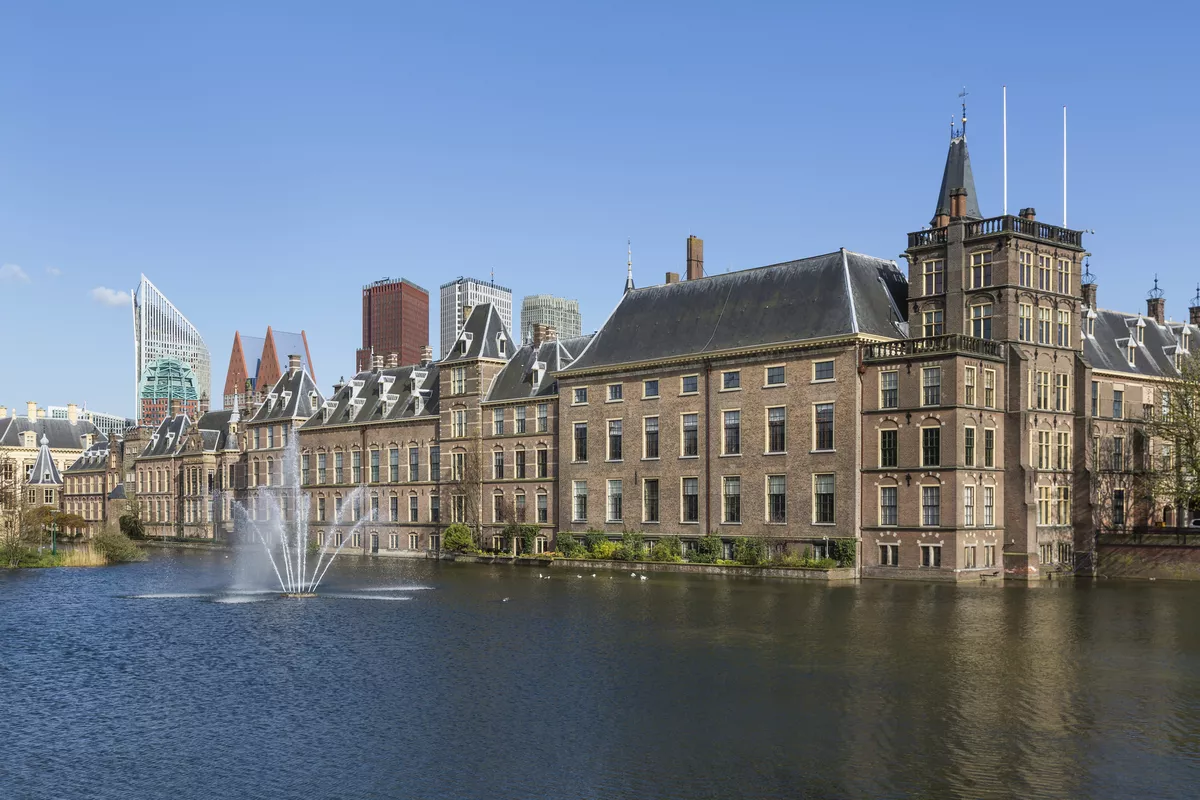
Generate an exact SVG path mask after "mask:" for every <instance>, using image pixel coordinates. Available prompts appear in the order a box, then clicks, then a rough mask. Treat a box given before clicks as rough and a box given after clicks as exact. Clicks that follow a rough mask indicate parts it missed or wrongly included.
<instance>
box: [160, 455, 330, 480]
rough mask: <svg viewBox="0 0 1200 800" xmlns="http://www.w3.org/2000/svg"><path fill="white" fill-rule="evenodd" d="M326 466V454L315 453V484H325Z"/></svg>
mask: <svg viewBox="0 0 1200 800" xmlns="http://www.w3.org/2000/svg"><path fill="white" fill-rule="evenodd" d="M327 465H328V461H327V459H326V454H325V453H317V483H325V479H326V477H328V471H327ZM139 477H141V476H139Z"/></svg>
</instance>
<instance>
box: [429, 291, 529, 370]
mask: <svg viewBox="0 0 1200 800" xmlns="http://www.w3.org/2000/svg"><path fill="white" fill-rule="evenodd" d="M501 334H503V337H504V342H505V345H504V347H505V350H504V353H503V354H501V352H500V335H501ZM464 339H466V340H467V342H468V344H467V351H466V352H465V353H464V352H463V350H462V347H461V346H460V343H461V342H462V341H463V340H464ZM513 350H514V345H513V342H512V337H511V336H509V334H508V331H507V330H506V329H505V327H504V321H503V320H501V319H500V312H498V311H497V310H496V307H495V306H493V305H492V304H491V303H480V304H479V305H477V306H475V307H474V308H473V309H471V316H470V317H468V318H467V321H466V323H465V324H464V325H463V329H462V331H461V332H460V333H459V334H458V338H457V339H456V340H455V341H454V346H453V347H451V348H450V350H449V352H447V353H446V357H445V358H443V359H442V363H443V364H446V363H450V362H454V361H470V360H472V359H476V358H495V359H501V360H504V361H507V360H508V359H509V357H510V356H511V355H512V352H513Z"/></svg>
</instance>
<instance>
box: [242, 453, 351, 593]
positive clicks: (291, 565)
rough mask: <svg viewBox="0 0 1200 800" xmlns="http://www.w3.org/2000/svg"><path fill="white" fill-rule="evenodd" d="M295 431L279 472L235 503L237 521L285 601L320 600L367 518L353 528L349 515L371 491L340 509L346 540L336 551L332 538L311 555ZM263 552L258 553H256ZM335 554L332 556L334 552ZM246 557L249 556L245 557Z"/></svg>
mask: <svg viewBox="0 0 1200 800" xmlns="http://www.w3.org/2000/svg"><path fill="white" fill-rule="evenodd" d="M297 439H298V437H297V436H296V435H295V432H294V431H293V432H292V435H291V436H289V437H288V440H287V445H286V446H285V447H284V449H283V454H282V455H283V457H282V459H281V460H280V461H278V462H275V464H277V467H276V468H277V470H278V471H277V472H276V473H275V474H270V473H271V470H270V469H268V470H267V472H268V477H267V482H268V484H269V485H267V486H259V487H257V488H255V489H254V490H253V492H252V493H251V495H250V497H249V498H248V499H247V500H246V501H245V502H242V501H235V502H234V504H233V511H234V519H235V522H236V525H237V528H238V532H239V534H240V535H239V537H238V538H239V539H240V540H242V541H248V540H249V541H257V542H258V543H259V544H261V545H262V550H261V551H259V552H262V553H264V554H265V555H266V559H267V562H268V563H269V564H270V567H271V570H272V571H273V572H274V574H275V578H276V579H277V580H278V581H279V589H280V594H281V596H283V597H285V598H308V597H316V595H317V587H318V586H320V584H321V581H322V579H324V577H325V574H326V573H327V572H328V571H329V568H330V566H332V565H333V561H334V559H335V558H337V556H338V554H339V553H341V551H342V548H344V547H345V546H346V543H347V542H349V541H351V540H352V539H353V538H354V534H355V533H356V532H358V530H359V528H361V527H362V526H363V525H364V524H366V521H367V517H366V516H363V515H361V514H360V515H359V519H357V520H352V521H351V522H352V524H351V526H350V527H349V528H348V529H344V528H343V525H345V524H346V520H345V519H344V515H345V514H347V513H350V511H349V510H350V509H354V508H356V507H357V508H360V509H361V505H360V504H361V502H362V500H363V499H364V496H365V491H364V488H365V487H362V486H359V487H357V488H355V489H354V490H352V491H351V492H349V494H348V495H347V496H346V497H345V502H344V504H343V505H342V506H341V507H340V508H339V507H336V506H335V509H334V519H333V522H334V527H335V528H336V529H337V530H339V531H341V532H342V540H341V542H340V543H339V544H338V545H337V546H336V547H332V548H331V545H332V543H333V539H334V537H333V536H326V537H325V540H324V542H323V543H322V545H321V546H320V547H319V548H317V549H316V551H315V552H312V553H310V547H312V541H313V540H311V539H310V532H309V514H310V511H311V507H312V506H311V500H310V496H309V494H308V492H305V491H304V490H303V488H302V484H301V474H300V451H299V446H298V444H297ZM255 550H257V548H255ZM331 550H332V552H331ZM239 555H240V556H241V555H244V554H239Z"/></svg>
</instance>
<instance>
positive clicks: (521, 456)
mask: <svg viewBox="0 0 1200 800" xmlns="http://www.w3.org/2000/svg"><path fill="white" fill-rule="evenodd" d="M513 459H514V460H513V477H514V478H516V479H517V480H525V450H524V448H517V450H516V451H515V452H514V453H513Z"/></svg>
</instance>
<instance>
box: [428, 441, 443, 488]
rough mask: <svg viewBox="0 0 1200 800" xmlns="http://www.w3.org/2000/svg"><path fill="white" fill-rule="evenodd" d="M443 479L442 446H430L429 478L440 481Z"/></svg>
mask: <svg viewBox="0 0 1200 800" xmlns="http://www.w3.org/2000/svg"><path fill="white" fill-rule="evenodd" d="M441 479H442V448H440V447H437V446H434V447H431V448H429V480H431V481H440V480H441Z"/></svg>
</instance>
